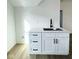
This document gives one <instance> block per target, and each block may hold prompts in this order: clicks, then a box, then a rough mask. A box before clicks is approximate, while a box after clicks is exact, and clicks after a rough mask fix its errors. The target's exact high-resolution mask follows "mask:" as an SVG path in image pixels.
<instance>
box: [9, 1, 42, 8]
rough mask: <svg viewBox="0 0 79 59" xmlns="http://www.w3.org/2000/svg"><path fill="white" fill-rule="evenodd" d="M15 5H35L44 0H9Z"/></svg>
mask: <svg viewBox="0 0 79 59" xmlns="http://www.w3.org/2000/svg"><path fill="white" fill-rule="evenodd" d="M8 1H9V2H10V3H11V4H12V5H13V6H14V7H33V6H36V5H38V4H39V3H40V2H41V1H42V0H8Z"/></svg>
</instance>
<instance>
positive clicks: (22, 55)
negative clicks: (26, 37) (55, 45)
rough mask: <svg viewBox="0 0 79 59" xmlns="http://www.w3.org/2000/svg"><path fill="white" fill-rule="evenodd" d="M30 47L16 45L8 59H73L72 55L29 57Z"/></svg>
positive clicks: (9, 53)
mask: <svg viewBox="0 0 79 59" xmlns="http://www.w3.org/2000/svg"><path fill="white" fill-rule="evenodd" d="M27 48H28V47H27V46H26V45H24V44H16V45H15V46H14V47H13V48H12V49H11V50H10V51H9V52H8V53H7V59H72V55H71V54H69V55H68V56H64V55H63V56H56V55H55V56H52V55H37V56H35V55H29V54H28V49H27Z"/></svg>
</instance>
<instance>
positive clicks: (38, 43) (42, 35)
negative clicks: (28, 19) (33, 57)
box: [29, 28, 69, 55]
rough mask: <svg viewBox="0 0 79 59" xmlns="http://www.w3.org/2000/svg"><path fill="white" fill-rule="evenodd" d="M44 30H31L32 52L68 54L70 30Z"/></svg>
mask: <svg viewBox="0 0 79 59" xmlns="http://www.w3.org/2000/svg"><path fill="white" fill-rule="evenodd" d="M62 30H63V31H44V30H43V28H40V29H39V28H35V29H32V30H30V31H29V45H30V49H29V50H30V54H45V55H68V54H69V32H68V31H66V30H64V29H62Z"/></svg>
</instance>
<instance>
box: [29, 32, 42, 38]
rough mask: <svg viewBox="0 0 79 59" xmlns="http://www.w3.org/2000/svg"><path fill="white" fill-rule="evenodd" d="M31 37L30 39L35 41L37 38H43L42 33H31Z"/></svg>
mask: <svg viewBox="0 0 79 59" xmlns="http://www.w3.org/2000/svg"><path fill="white" fill-rule="evenodd" d="M29 37H30V38H33V39H35V38H41V33H38V32H31V33H30V34H29Z"/></svg>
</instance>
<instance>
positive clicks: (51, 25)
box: [50, 18, 53, 28]
mask: <svg viewBox="0 0 79 59" xmlns="http://www.w3.org/2000/svg"><path fill="white" fill-rule="evenodd" d="M52 27H53V24H52V18H51V19H50V28H52Z"/></svg>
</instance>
